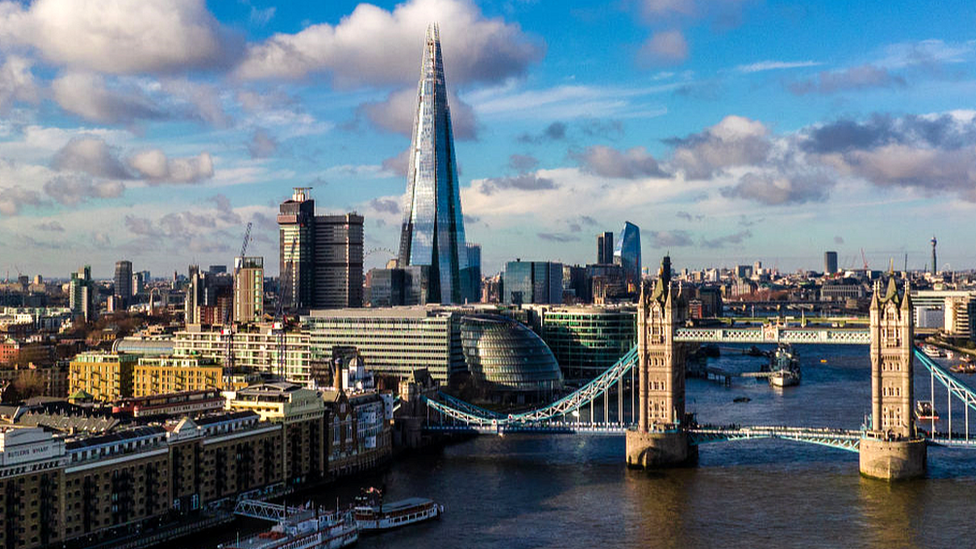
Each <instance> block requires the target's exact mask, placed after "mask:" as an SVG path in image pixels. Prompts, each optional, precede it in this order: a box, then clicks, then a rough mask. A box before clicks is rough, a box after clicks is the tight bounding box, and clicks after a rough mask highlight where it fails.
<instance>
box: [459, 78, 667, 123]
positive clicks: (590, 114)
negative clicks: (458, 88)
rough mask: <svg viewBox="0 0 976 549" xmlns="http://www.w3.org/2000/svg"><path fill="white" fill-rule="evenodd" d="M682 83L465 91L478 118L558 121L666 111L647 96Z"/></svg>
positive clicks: (630, 115) (636, 116) (511, 87)
mask: <svg viewBox="0 0 976 549" xmlns="http://www.w3.org/2000/svg"><path fill="white" fill-rule="evenodd" d="M682 85H683V84H680V83H673V84H662V85H658V86H649V87H644V88H618V87H600V86H556V87H554V88H547V89H535V90H518V89H516V88H515V87H514V86H506V87H502V88H488V89H483V90H479V91H477V92H472V93H468V94H464V99H465V100H466V101H469V102H470V103H471V105H472V107H474V111H475V113H476V114H477V115H478V117H479V118H481V119H493V120H509V119H517V120H526V119H533V120H540V119H541V120H549V121H552V120H560V119H573V118H649V117H654V116H661V115H663V114H666V113H667V112H668V111H667V109H666V108H665V107H663V106H661V105H658V104H652V105H648V104H647V98H648V97H649V96H652V95H657V94H661V93H665V92H670V91H674V90H676V89H678V88H679V87H681V86H682Z"/></svg>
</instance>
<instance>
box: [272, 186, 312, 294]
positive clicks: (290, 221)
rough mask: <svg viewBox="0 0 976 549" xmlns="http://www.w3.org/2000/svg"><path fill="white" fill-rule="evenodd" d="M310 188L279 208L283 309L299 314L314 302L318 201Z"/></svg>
mask: <svg viewBox="0 0 976 549" xmlns="http://www.w3.org/2000/svg"><path fill="white" fill-rule="evenodd" d="M309 190H311V189H310V188H308V187H296V188H295V192H294V193H293V194H292V197H291V199H290V200H286V201H284V202H282V203H281V206H280V207H279V208H278V228H279V235H280V240H279V250H280V251H281V254H280V257H281V261H280V265H279V271H278V273H279V276H280V277H281V280H282V284H281V296H280V297H279V299H281V304H282V307H284V308H285V309H286V310H291V311H296V310H303V309H308V308H309V306H310V305H311V302H312V251H313V248H312V224H313V223H314V222H315V221H314V218H315V201H314V200H312V199H311V198H309V195H308V191H309Z"/></svg>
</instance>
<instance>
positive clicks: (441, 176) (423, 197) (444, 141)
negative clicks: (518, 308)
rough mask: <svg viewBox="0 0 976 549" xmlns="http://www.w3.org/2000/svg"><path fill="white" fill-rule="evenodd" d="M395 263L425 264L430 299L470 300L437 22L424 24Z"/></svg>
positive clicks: (452, 142)
mask: <svg viewBox="0 0 976 549" xmlns="http://www.w3.org/2000/svg"><path fill="white" fill-rule="evenodd" d="M399 260H400V266H401V267H406V266H409V265H418V266H428V267H429V277H430V278H429V282H428V286H427V291H428V297H427V301H428V302H429V303H445V304H446V303H461V302H463V301H464V300H465V299H472V298H473V295H471V289H470V288H469V287H468V286H470V284H469V283H468V278H469V276H468V273H467V267H468V259H467V249H466V246H465V241H464V222H463V219H462V216H461V197H460V194H459V189H458V174H457V161H456V160H455V157H454V132H453V130H452V128H451V109H450V107H449V106H448V104H447V86H446V84H445V81H444V65H443V62H442V60H441V43H440V35H439V32H438V29H437V25H436V24H432V25H431V26H430V27H428V28H427V39H426V42H425V46H424V56H423V62H422V64H421V67H420V83H419V85H418V86H417V114H416V117H415V118H414V123H413V134H412V137H411V145H410V164H409V167H408V180H407V194H406V196H405V197H404V208H403V227H402V229H401V232H400V254H399Z"/></svg>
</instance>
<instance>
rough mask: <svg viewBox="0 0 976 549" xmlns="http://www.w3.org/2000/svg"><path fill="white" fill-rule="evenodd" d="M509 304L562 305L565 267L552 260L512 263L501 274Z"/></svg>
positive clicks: (506, 300) (505, 296)
mask: <svg viewBox="0 0 976 549" xmlns="http://www.w3.org/2000/svg"><path fill="white" fill-rule="evenodd" d="M502 289H503V291H504V292H505V295H504V298H503V302H504V303H505V304H507V305H521V304H528V303H557V304H558V303H562V302H563V265H562V263H553V262H550V261H522V260H516V261H509V262H508V264H506V265H505V272H504V274H503V275H502Z"/></svg>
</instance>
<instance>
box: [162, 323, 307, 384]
mask: <svg viewBox="0 0 976 549" xmlns="http://www.w3.org/2000/svg"><path fill="white" fill-rule="evenodd" d="M172 345H173V356H175V357H184V356H197V357H205V358H213V359H216V360H219V361H221V364H223V360H224V358H225V356H226V354H227V336H226V335H224V334H223V333H222V330H221V329H220V328H216V327H209V326H202V325H190V326H187V328H186V329H185V330H183V331H180V332H176V334H175V335H174V336H173V340H172ZM231 353H232V354H233V355H234V367H235V368H239V369H241V370H244V371H249V372H255V373H260V372H265V373H272V374H279V375H280V373H281V372H279V371H278V370H279V364H280V361H279V358H278V357H279V354H278V338H277V335H276V334H275V333H274V330H272V327H271V324H270V323H267V324H252V325H250V326H245V327H242V328H241V329H240V330H238V331H236V332H235V333H234V337H233V338H232V339H231ZM284 359H285V360H284V368H285V372H284V377H285V379H287V380H289V381H293V382H295V383H301V384H303V385H309V384H310V383H311V373H312V372H311V365H310V364H309V346H308V334H304V333H301V332H287V333H285V341H284Z"/></svg>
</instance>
